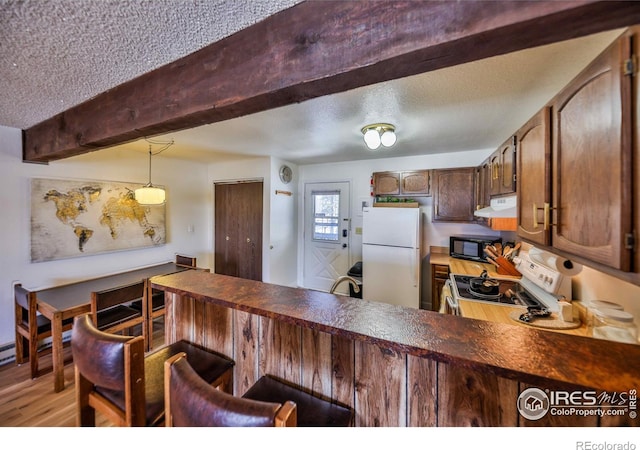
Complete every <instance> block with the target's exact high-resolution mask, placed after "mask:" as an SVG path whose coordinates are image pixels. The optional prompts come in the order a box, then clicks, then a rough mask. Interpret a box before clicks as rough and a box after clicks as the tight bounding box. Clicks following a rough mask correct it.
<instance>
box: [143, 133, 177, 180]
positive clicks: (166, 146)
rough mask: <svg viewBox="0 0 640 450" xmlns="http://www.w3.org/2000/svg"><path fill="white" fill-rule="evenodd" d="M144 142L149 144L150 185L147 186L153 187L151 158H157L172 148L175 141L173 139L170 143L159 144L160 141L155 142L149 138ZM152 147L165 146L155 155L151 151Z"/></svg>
mask: <svg viewBox="0 0 640 450" xmlns="http://www.w3.org/2000/svg"><path fill="white" fill-rule="evenodd" d="M144 140H145V141H147V142H148V143H149V183H148V184H147V186H153V185H152V184H151V157H152V156H155V155H159V154H160V153H162V152H163V151H165V150H166V149H168V148H169V147H171V146H172V145H173V143H174V141H173V139H171V141H169V142H159V141H154V140H152V139H148V138H144ZM152 145H163V147H162V148H161V149H160V150H158V151H156V152H155V153H153V152H152V151H151V147H152Z"/></svg>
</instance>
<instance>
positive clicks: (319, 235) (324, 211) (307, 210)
mask: <svg viewBox="0 0 640 450" xmlns="http://www.w3.org/2000/svg"><path fill="white" fill-rule="evenodd" d="M350 198H351V195H350V186H349V182H347V181H344V182H336V183H308V184H306V185H305V192H304V267H303V283H304V287H306V288H309V289H317V290H321V291H329V289H331V285H332V284H333V282H334V281H335V280H336V278H338V277H340V276H342V275H346V274H347V271H348V270H349V261H350V249H349V244H350V233H351V218H350V214H349V211H351V206H350ZM337 292H340V293H347V292H348V285H347V284H343V285H342V286H340V288H339V290H338V291H337Z"/></svg>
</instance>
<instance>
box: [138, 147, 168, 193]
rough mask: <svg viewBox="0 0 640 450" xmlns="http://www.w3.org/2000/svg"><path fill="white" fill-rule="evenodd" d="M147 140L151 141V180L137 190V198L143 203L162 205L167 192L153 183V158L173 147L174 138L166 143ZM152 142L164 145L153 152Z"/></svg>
mask: <svg viewBox="0 0 640 450" xmlns="http://www.w3.org/2000/svg"><path fill="white" fill-rule="evenodd" d="M145 141H147V142H148V143H149V182H148V183H147V184H145V185H144V186H142V187H141V188H138V189H136V190H135V192H134V195H135V199H136V201H137V202H138V203H140V204H141V205H162V204H163V203H164V202H165V200H166V193H165V191H164V189H162V188H159V187H156V186H154V185H153V184H152V183H151V158H152V157H153V156H154V155H157V154H159V153H162V152H163V151H165V150H166V149H168V148H169V147H171V146H172V145H173V140H171V141H170V142H164V143H158V142H152V141H150V140H148V139H145ZM152 144H162V145H164V147H162V148H161V149H160V150H158V151H156V152H155V153H153V152H152V151H151V147H152Z"/></svg>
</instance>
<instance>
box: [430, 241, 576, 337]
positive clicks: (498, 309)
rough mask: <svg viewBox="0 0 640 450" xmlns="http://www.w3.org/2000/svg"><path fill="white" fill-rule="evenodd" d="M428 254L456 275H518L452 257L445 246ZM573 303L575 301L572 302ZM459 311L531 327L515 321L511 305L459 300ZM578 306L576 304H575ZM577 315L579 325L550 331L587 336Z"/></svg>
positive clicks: (435, 261)
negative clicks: (512, 316)
mask: <svg viewBox="0 0 640 450" xmlns="http://www.w3.org/2000/svg"><path fill="white" fill-rule="evenodd" d="M431 250H432V252H431V256H430V263H431V264H438V265H447V266H449V271H450V272H451V273H455V274H458V275H469V276H479V275H480V274H481V273H482V271H483V270H486V271H487V274H488V276H490V277H496V278H504V279H510V278H511V279H518V278H520V277H512V276H508V275H502V274H499V273H497V272H496V270H495V269H496V267H495V266H494V265H493V264H486V263H479V262H475V261H467V260H463V259H458V258H452V257H451V256H449V254H448V253H447V252H448V249H447V248H446V247H442V248H438V247H435V248H434V247H432V249H431ZM574 304H575V302H574ZM459 305H460V313H461V315H462V316H463V317H466V318H470V319H478V320H488V321H491V322H497V323H504V324H510V325H515V326H520V327H525V328H532V327H531V326H529V325H526V324H524V323H520V322H517V321H515V320H513V319H511V317H509V314H510V313H511V311H513V307H508V306H501V305H492V304H489V303H483V302H473V301H465V300H460V302H459ZM576 307H578V305H576ZM578 312H579V314H577V315H579V316H581V317H582V318H583V320H582V323H581V325H580V327H578V328H573V329H566V330H562V329H553V330H551V331H554V332H559V333H566V334H571V335H576V336H588V335H589V334H588V330H587V326H586V325H585V323H584V314H583V312H582V311H581V310H578Z"/></svg>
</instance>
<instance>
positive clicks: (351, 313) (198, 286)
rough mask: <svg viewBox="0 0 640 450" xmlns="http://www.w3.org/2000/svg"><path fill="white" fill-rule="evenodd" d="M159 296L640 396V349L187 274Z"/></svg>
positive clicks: (164, 284)
mask: <svg viewBox="0 0 640 450" xmlns="http://www.w3.org/2000/svg"><path fill="white" fill-rule="evenodd" d="M151 285H152V287H153V288H154V289H160V290H163V291H165V292H169V293H173V294H177V295H178V296H186V297H189V298H194V299H196V300H198V301H203V302H210V303H213V304H216V305H220V306H224V307H227V308H232V309H236V310H240V311H245V312H249V313H251V314H256V315H260V316H264V317H268V318H272V319H276V320H279V321H282V322H286V323H289V324H292V325H297V326H300V327H303V328H308V329H312V330H318V331H322V332H325V333H329V334H332V335H336V336H342V337H346V338H348V339H352V340H356V341H357V340H361V341H365V342H368V343H371V344H374V345H377V346H379V347H381V348H383V349H390V350H395V351H400V352H403V353H406V354H408V355H413V356H418V357H423V358H428V359H434V360H436V361H440V362H445V363H455V364H460V365H462V366H464V367H467V368H474V369H475V370H478V371H481V372H487V373H493V374H495V375H498V376H501V377H505V378H510V379H516V380H519V381H522V382H525V383H531V384H540V383H542V384H545V383H546V384H549V382H555V383H566V384H569V385H573V386H583V387H589V388H594V389H602V390H608V391H623V390H628V389H632V388H637V382H638V374H639V373H640V346H636V345H632V344H620V343H616V342H609V341H602V340H599V339H588V338H584V337H580V336H568V335H565V334H562V333H553V332H548V331H545V330H538V329H534V328H528V327H522V326H517V325H516V324H504V323H496V322H488V321H484V320H474V319H467V318H462V317H457V316H452V315H445V314H440V313H437V312H433V311H425V310H418V309H413V308H404V307H400V306H395V305H390V304H387V303H380V302H374V301H367V300H361V299H355V298H351V297H346V296H342V295H333V294H328V293H326V292H319V291H315V290H309V289H302V288H293V287H287V286H280V285H274V284H270V283H263V282H259V281H252V280H244V279H240V278H235V277H229V276H224V275H219V274H214V273H206V272H200V271H191V270H190V271H186V272H182V273H179V274H174V275H168V276H162V277H154V278H152V279H151Z"/></svg>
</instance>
